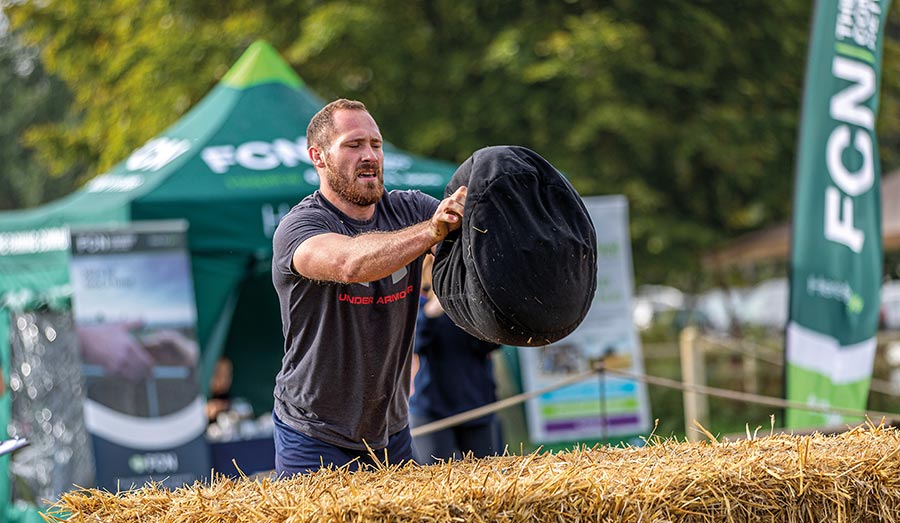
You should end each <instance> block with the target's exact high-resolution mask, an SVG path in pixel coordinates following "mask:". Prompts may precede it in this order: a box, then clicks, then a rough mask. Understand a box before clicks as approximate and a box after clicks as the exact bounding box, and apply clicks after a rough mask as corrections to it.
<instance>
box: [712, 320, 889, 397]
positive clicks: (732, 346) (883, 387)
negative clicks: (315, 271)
mask: <svg viewBox="0 0 900 523" xmlns="http://www.w3.org/2000/svg"><path fill="white" fill-rule="evenodd" d="M699 341H702V342H704V343H708V344H710V345H714V346H718V347H722V348H724V349H727V350H730V351H732V352H736V353H738V354H741V355H744V356H750V357H751V358H755V359H757V360H759V361H762V362H764V363H769V364H772V365H775V366H777V367H784V359H783V358H767V357H765V356H763V355H762V352H761V351H760V350H759V349H764V350H773V349H775V350H780V349H779V348H778V347H769V346H766V345H762V344H760V343H755V342H753V341H748V340H746V339H741V340H740V341H737V342H735V341H731V340H725V339H720V338H713V337H710V336H705V335H701V336H700V337H699ZM745 345H749V346H750V349H749V350H748V349H746V348H744V346H745ZM869 389H870V390H872V391H874V392H878V393H881V394H885V395H888V396H900V386H898V385H896V384H894V383H892V382H890V381H887V380H882V379H878V378H872V380H871V383H870V384H869Z"/></svg>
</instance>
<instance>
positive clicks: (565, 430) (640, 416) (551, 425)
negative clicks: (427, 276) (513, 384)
mask: <svg viewBox="0 0 900 523" xmlns="http://www.w3.org/2000/svg"><path fill="white" fill-rule="evenodd" d="M584 202H585V206H586V207H587V210H588V212H589V213H590V215H591V220H592V221H593V222H594V226H595V229H596V232H597V292H596V294H595V295H594V299H593V302H592V303H591V308H590V310H589V311H588V314H587V316H586V317H585V319H584V321H583V322H582V324H581V325H579V327H578V328H577V329H575V331H574V332H572V334H570V335H568V336H567V337H565V338H563V339H562V340H560V341H558V342H556V343H553V344H550V345H547V346H544V347H520V348H519V362H520V368H521V373H522V383H523V387H524V389H525V390H526V391H532V390H538V389H542V388H545V387H550V386H552V385H553V384H555V383H558V382H560V381H562V380H563V379H565V378H568V377H570V376H573V375H575V374H579V373H581V372H584V371H587V370H589V369H590V368H591V364H592V363H593V362H594V361H597V360H600V359H602V360H603V363H604V365H605V366H606V367H607V368H618V369H623V370H628V371H630V372H634V373H638V374H643V372H644V368H643V366H644V365H643V359H642V355H641V345H640V338H639V337H638V334H637V330H636V329H635V327H634V322H633V319H632V288H633V286H634V278H633V273H632V264H631V241H630V235H629V233H628V202H627V200H626V199H625V198H624V197H622V196H594V197H589V198H585V199H584ZM597 224H603V226H602V227H597ZM525 409H526V414H527V420H528V432H529V436H530V438H531V440H532V441H534V442H536V443H557V442H570V441H583V440H610V439H621V440H626V439H628V438H629V437H631V436H641V435H646V434H647V433H648V432H649V430H650V407H649V400H648V396H647V388H646V385H644V384H643V383H640V382H636V381H634V380H630V379H625V378H621V377H618V376H616V375H615V374H611V373H603V374H601V375H599V376H592V377H590V378H588V379H586V380H584V381H582V382H579V383H576V384H574V385H570V386H567V387H564V388H561V389H557V390H555V391H552V392H548V393H545V394H542V395H540V396H538V397H537V398H534V399H532V400H529V401H528V402H527V403H526V406H525Z"/></svg>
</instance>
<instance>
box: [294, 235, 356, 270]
mask: <svg viewBox="0 0 900 523" xmlns="http://www.w3.org/2000/svg"><path fill="white" fill-rule="evenodd" d="M349 240H350V238H348V237H347V236H344V235H342V234H337V233H322V234H317V235H315V236H312V237H310V238H307V239H306V240H305V241H303V242H302V243H300V245H298V246H297V248H296V249H295V250H294V255H293V257H292V258H291V263H292V265H293V269H294V271H295V272H296V273H297V274H299V275H301V276H304V277H306V278H309V279H311V280H321V281H339V280H340V274H341V267H342V263H343V260H344V259H345V256H344V255H343V254H342V253H343V252H344V250H345V249H346V248H347V243H348V242H349Z"/></svg>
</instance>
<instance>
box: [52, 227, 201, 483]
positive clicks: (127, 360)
mask: <svg viewBox="0 0 900 523" xmlns="http://www.w3.org/2000/svg"><path fill="white" fill-rule="evenodd" d="M186 232H187V224H186V222H180V221H178V222H146V223H132V224H130V225H129V226H127V227H116V228H108V229H99V228H92V229H90V230H87V229H73V230H72V231H71V243H70V245H71V247H70V249H71V259H70V265H69V272H70V277H71V283H72V311H73V315H74V318H75V327H76V331H77V337H78V344H79V353H80V355H81V359H82V363H83V365H82V369H83V375H84V379H85V385H86V387H87V399H86V401H85V406H84V415H85V425H86V426H87V429H88V432H90V433H91V436H92V439H93V443H94V454H95V461H96V469H97V483H98V486H99V487H101V488H108V489H110V490H112V491H113V492H115V489H119V488H122V489H124V488H130V487H131V486H141V485H143V484H144V483H146V482H147V481H151V480H152V481H156V482H161V483H162V484H163V485H165V486H167V487H173V488H174V487H179V486H182V485H184V484H190V483H193V482H194V481H195V480H197V479H201V478H202V477H203V476H204V475H205V474H208V473H209V452H208V449H207V444H206V441H205V438H204V435H205V431H206V423H207V422H206V414H205V401H204V398H203V396H202V392H201V389H200V386H199V378H198V360H199V356H200V354H199V346H198V343H197V332H196V323H197V312H196V307H195V302H194V288H193V280H192V277H191V264H190V257H189V255H188V251H187V236H186Z"/></svg>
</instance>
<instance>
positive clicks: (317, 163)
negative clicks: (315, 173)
mask: <svg viewBox="0 0 900 523" xmlns="http://www.w3.org/2000/svg"><path fill="white" fill-rule="evenodd" d="M306 152H307V153H309V159H310V161H312V164H313V166H314V167H318V168H319V169H324V168H325V155H324V154H322V151H321V150H320V149H319V148H318V147H316V146H315V145H311V146H309V148H308V149H307V150H306Z"/></svg>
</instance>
